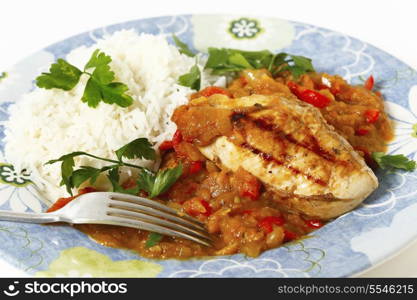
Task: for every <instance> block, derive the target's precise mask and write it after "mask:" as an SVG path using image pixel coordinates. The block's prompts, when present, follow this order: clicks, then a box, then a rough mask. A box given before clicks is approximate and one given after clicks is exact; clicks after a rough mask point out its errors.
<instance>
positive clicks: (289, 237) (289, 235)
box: [284, 230, 298, 242]
mask: <svg viewBox="0 0 417 300" xmlns="http://www.w3.org/2000/svg"><path fill="white" fill-rule="evenodd" d="M296 239H298V235H297V234H296V233H294V232H292V231H288V230H284V242H290V241H293V240H296Z"/></svg>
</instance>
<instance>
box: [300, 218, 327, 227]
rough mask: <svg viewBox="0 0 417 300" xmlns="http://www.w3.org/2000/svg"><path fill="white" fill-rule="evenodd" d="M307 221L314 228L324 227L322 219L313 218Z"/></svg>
mask: <svg viewBox="0 0 417 300" xmlns="http://www.w3.org/2000/svg"><path fill="white" fill-rule="evenodd" d="M305 223H306V225H307V226H308V227H310V228H313V229H318V228H320V227H323V225H324V224H323V222H322V221H321V220H317V219H313V220H305Z"/></svg>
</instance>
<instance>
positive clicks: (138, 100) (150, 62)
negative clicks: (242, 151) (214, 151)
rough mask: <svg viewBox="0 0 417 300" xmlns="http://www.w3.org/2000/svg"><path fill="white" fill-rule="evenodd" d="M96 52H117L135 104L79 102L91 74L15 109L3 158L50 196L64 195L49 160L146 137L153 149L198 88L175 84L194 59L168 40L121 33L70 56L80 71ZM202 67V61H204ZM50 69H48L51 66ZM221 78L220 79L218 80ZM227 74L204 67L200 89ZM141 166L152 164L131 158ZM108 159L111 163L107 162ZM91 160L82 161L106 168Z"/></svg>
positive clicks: (116, 64) (107, 152) (110, 150)
mask: <svg viewBox="0 0 417 300" xmlns="http://www.w3.org/2000/svg"><path fill="white" fill-rule="evenodd" d="M95 49H100V50H102V51H104V52H105V53H106V54H108V55H110V56H111V57H112V62H111V64H110V67H111V69H112V70H113V71H114V72H115V74H116V80H117V81H120V82H123V83H125V84H127V86H128V87H129V92H128V93H129V94H130V95H131V96H132V97H133V99H134V103H133V104H132V105H131V106H129V107H127V108H122V107H119V106H117V105H108V104H105V103H101V104H100V105H99V106H98V107H97V108H90V107H88V106H87V104H85V103H83V102H82V101H81V97H82V94H83V91H84V87H85V84H86V81H87V79H88V76H86V75H83V76H82V78H81V80H80V83H79V84H78V85H77V86H76V87H75V88H74V89H73V90H71V91H69V92H67V91H62V90H59V89H53V90H45V89H39V88H36V89H35V90H34V91H32V92H30V93H28V94H26V95H24V96H23V97H22V99H21V100H20V101H18V102H17V103H16V104H14V105H12V106H11V107H10V119H9V120H8V121H7V122H6V123H5V127H6V130H5V143H6V145H5V157H6V160H7V161H8V162H9V163H11V164H13V165H14V166H15V167H16V168H18V169H24V168H26V169H28V170H29V171H30V172H31V173H32V176H31V177H32V180H33V181H34V182H35V184H36V185H37V186H38V187H39V189H40V190H41V191H42V192H43V194H44V195H45V197H47V198H48V199H49V200H51V201H55V200H56V199H57V198H59V197H62V196H65V195H66V192H65V187H60V186H59V183H60V181H61V171H60V163H56V164H54V165H44V164H45V162H47V161H48V160H50V159H54V158H58V157H60V156H61V155H64V154H67V153H70V152H73V151H86V152H89V153H91V154H94V155H97V156H101V157H107V158H114V157H115V155H114V150H116V149H118V148H119V147H121V146H123V145H124V144H126V143H128V142H130V141H132V140H134V139H136V138H138V137H146V138H148V139H149V140H150V142H151V143H155V144H156V145H155V148H156V149H157V147H158V145H159V144H160V143H161V142H163V141H164V140H168V139H170V138H171V137H172V135H173V133H174V132H175V130H176V125H175V124H174V123H173V122H172V121H171V120H170V118H171V115H172V112H173V111H174V109H175V108H176V107H177V106H179V105H181V104H184V103H186V102H187V101H188V99H187V97H188V95H189V94H190V93H192V92H194V91H193V90H191V89H189V88H187V87H183V86H180V85H178V84H177V81H178V77H179V76H180V75H182V74H184V73H187V72H188V71H189V69H190V68H191V67H192V66H193V65H194V64H195V61H196V59H195V58H191V57H188V56H185V55H183V54H180V53H179V51H178V50H177V48H176V47H174V46H172V45H169V44H168V43H167V41H166V40H165V38H164V37H162V36H153V35H146V34H142V35H138V34H137V33H135V32H134V31H119V32H116V33H114V34H113V35H111V36H107V37H105V38H104V39H102V40H99V41H98V42H97V43H96V44H94V45H92V46H91V47H88V48H87V47H80V48H77V49H75V50H73V51H72V52H71V53H69V54H68V56H67V57H66V60H67V61H68V62H70V63H71V64H74V65H75V66H77V67H78V68H80V69H83V66H84V65H85V63H86V62H87V61H88V59H89V58H90V56H91V54H92V52H93V51H94V50H95ZM199 60H200V61H201V62H199V66H200V68H201V70H202V66H203V61H202V60H204V59H203V58H201V57H200V58H199ZM48 68H49V66H45V70H47V69H48ZM216 80H217V82H215V81H216ZM222 83H223V84H224V83H225V80H224V78H216V77H212V76H209V75H208V74H205V73H204V72H203V80H202V86H203V87H204V86H207V85H210V84H216V85H219V84H220V85H222ZM132 162H134V163H139V164H147V165H148V166H151V163H150V162H144V161H142V162H141V161H137V160H135V161H132ZM104 164H105V163H104ZM104 164H103V163H101V162H100V161H97V160H91V159H89V158H87V157H82V158H78V159H76V165H78V166H79V165H89V166H93V167H102V166H103V165H104Z"/></svg>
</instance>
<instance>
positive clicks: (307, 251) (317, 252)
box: [283, 236, 326, 275]
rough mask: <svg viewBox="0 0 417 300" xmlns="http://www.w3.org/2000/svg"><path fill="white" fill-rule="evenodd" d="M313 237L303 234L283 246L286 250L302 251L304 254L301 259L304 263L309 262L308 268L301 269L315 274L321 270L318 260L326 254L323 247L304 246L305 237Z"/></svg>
mask: <svg viewBox="0 0 417 300" xmlns="http://www.w3.org/2000/svg"><path fill="white" fill-rule="evenodd" d="M314 237H315V236H305V237H303V238H301V239H299V240H296V241H293V242H289V243H287V244H285V245H284V246H283V247H285V248H286V249H287V250H288V252H302V253H303V254H304V255H305V257H304V258H303V260H304V261H305V262H306V263H309V264H310V266H309V267H308V268H306V269H305V270H302V271H303V272H306V273H310V272H312V273H314V275H317V274H319V273H320V272H321V269H322V267H321V264H320V261H322V260H323V259H324V257H325V256H326V252H325V251H324V250H323V249H319V248H314V247H312V248H309V247H306V246H305V244H304V242H303V241H305V240H307V239H311V238H314Z"/></svg>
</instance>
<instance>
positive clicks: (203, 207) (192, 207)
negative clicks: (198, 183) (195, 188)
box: [183, 197, 212, 217]
mask: <svg viewBox="0 0 417 300" xmlns="http://www.w3.org/2000/svg"><path fill="white" fill-rule="evenodd" d="M183 207H184V209H185V211H186V212H187V214H189V215H191V216H194V217H196V216H198V215H202V216H206V217H208V216H210V215H211V213H212V208H211V206H210V204H209V203H208V202H207V201H206V200H204V199H202V198H199V197H195V198H192V199H190V200H187V201H185V202H184V204H183Z"/></svg>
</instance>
